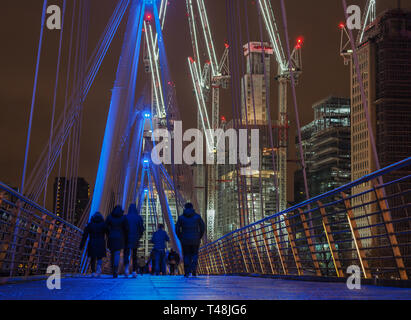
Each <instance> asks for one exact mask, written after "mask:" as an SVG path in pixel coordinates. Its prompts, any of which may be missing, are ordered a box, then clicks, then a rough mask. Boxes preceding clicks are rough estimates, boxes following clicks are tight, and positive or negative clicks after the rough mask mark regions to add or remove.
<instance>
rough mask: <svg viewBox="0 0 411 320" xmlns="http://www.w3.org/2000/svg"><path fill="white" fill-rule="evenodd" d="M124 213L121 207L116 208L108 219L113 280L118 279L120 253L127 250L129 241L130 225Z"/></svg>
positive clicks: (107, 226)
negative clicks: (126, 245)
mask: <svg viewBox="0 0 411 320" xmlns="http://www.w3.org/2000/svg"><path fill="white" fill-rule="evenodd" d="M123 213H124V211H123V209H122V208H121V206H116V207H115V208H114V209H113V211H112V212H111V214H110V215H109V216H108V217H107V219H106V228H107V234H108V248H109V249H110V253H111V266H112V270H113V278H117V277H118V266H119V263H120V253H121V250H122V249H124V248H125V244H126V239H128V223H127V220H126V218H125V217H124V216H123Z"/></svg>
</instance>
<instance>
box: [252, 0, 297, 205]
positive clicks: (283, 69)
mask: <svg viewBox="0 0 411 320" xmlns="http://www.w3.org/2000/svg"><path fill="white" fill-rule="evenodd" d="M258 9H259V10H260V13H261V16H262V18H263V21H264V24H265V27H266V29H267V32H268V36H269V38H270V41H271V44H272V46H273V49H274V56H275V58H276V61H277V64H278V74H277V76H276V80H277V81H278V126H279V137H278V151H277V163H276V165H277V168H274V170H275V171H276V172H277V177H278V186H277V187H278V201H277V210H278V211H279V212H281V211H283V210H285V209H286V208H287V149H288V112H287V111H288V110H287V86H288V83H289V82H290V81H291V71H292V74H293V77H294V80H295V83H298V79H299V78H300V76H301V74H302V56H301V50H300V49H301V47H302V45H303V39H302V38H298V39H297V44H296V46H295V47H294V50H293V51H292V53H291V59H290V61H289V60H288V59H287V58H286V56H285V54H284V49H283V46H282V44H281V37H280V33H279V31H278V27H277V22H276V19H275V16H274V11H273V8H272V6H271V2H270V1H269V0H258Z"/></svg>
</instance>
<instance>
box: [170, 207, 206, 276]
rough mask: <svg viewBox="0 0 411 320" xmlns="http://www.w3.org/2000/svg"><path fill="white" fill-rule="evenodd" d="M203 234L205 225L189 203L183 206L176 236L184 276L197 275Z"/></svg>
mask: <svg viewBox="0 0 411 320" xmlns="http://www.w3.org/2000/svg"><path fill="white" fill-rule="evenodd" d="M204 232H205V224H204V221H203V219H202V218H201V216H200V215H199V214H197V213H196V212H195V211H194V207H193V205H192V204H191V203H186V205H185V206H184V212H183V215H181V216H179V217H178V220H177V224H176V234H177V237H178V238H179V239H180V241H181V246H182V249H183V256H184V259H183V260H184V276H185V277H189V276H190V273H191V274H192V275H193V276H196V275H197V263H198V250H199V248H200V243H201V238H202V237H203V235H204Z"/></svg>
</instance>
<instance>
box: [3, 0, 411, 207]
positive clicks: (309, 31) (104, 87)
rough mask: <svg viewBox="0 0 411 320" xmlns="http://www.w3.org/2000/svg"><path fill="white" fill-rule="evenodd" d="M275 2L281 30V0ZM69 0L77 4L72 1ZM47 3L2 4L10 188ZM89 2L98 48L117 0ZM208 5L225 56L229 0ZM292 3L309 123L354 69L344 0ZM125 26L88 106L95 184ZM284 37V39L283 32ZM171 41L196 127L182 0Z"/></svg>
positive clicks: (390, 2) (44, 71)
mask: <svg viewBox="0 0 411 320" xmlns="http://www.w3.org/2000/svg"><path fill="white" fill-rule="evenodd" d="M238 1H243V0H238ZM271 1H272V4H273V7H274V10H275V11H276V17H277V19H278V20H279V21H278V22H279V28H280V30H281V32H282V31H283V27H282V23H281V19H280V17H281V13H280V10H279V9H280V1H279V0H271ZM68 2H69V3H71V1H68ZM248 2H249V19H250V25H251V35H250V37H251V39H252V40H257V41H259V40H260V36H259V33H258V25H257V19H256V17H257V15H256V5H255V1H251V0H249V1H248ZM347 2H348V3H349V4H359V5H360V6H364V3H365V2H366V1H365V0H351V1H347ZM402 2H403V6H404V7H407V8H409V9H411V4H410V1H405V0H403V1H402ZM42 3H43V1H42V0H13V1H12V0H7V1H6V0H3V1H1V4H0V8H1V17H2V18H1V19H0V37H1V51H0V57H1V58H0V139H1V149H0V150H1V156H0V181H2V182H5V183H7V184H10V185H12V186H19V185H20V180H21V173H22V167H23V159H24V148H25V141H26V135H27V123H28V118H29V111H30V103H31V95H32V87H33V79H34V69H35V60H36V52H37V44H38V38H39V31H40V17H41V9H42ZM61 3H62V0H50V1H49V4H60V5H61ZM90 3H91V18H90V21H91V29H90V37H89V38H90V41H89V53H90V52H91V51H92V50H93V49H94V47H95V45H96V43H97V40H98V38H99V36H100V34H101V33H102V32H103V30H104V27H105V25H106V23H107V21H108V19H109V17H110V16H111V14H112V12H113V9H114V7H115V4H116V1H113V0H90ZM205 4H206V6H207V9H208V13H209V20H210V24H211V26H212V32H213V35H214V38H215V45H216V47H217V51H218V53H219V55H221V53H222V51H223V48H224V42H225V41H226V39H227V27H226V24H225V20H226V12H225V0H205ZM286 5H287V15H288V21H289V33H290V37H291V39H292V41H294V39H296V37H298V36H300V35H302V36H304V39H305V44H304V49H303V61H304V73H303V76H302V78H301V81H300V84H299V86H298V89H297V93H298V104H299V110H300V112H301V117H302V125H304V124H306V123H308V122H309V121H311V120H312V117H313V114H312V109H311V106H312V104H313V103H315V102H316V101H318V100H320V99H322V98H324V97H326V96H328V95H330V94H334V95H339V96H346V97H348V96H349V69H348V68H347V67H345V66H344V65H343V62H342V59H341V58H340V56H339V45H340V33H339V30H338V28H337V25H338V24H339V23H340V22H341V21H343V17H344V15H343V9H342V5H341V0H310V1H306V0H286ZM396 6H397V0H378V7H377V11H378V13H381V12H382V11H383V10H385V9H387V8H392V7H396ZM69 8H70V6H69ZM66 22H67V21H66ZM68 25H69V23H67V27H68ZM123 32H124V21H123V24H122V27H121V28H120V30H119V33H117V35H116V37H115V40H114V41H113V43H112V45H111V48H110V51H109V53H108V55H107V56H106V58H105V61H104V62H103V66H102V68H101V70H100V73H99V75H98V76H97V78H96V81H95V83H94V86H93V88H92V90H91V91H90V94H89V96H88V97H87V101H86V103H85V107H84V108H85V109H84V110H85V112H84V120H83V124H84V125H83V130H82V138H81V162H80V163H81V165H80V173H79V174H80V176H84V177H85V178H86V180H88V181H89V182H90V183H91V184H94V180H95V175H96V171H97V164H98V157H99V150H100V147H101V144H102V138H103V133H104V128H105V122H106V117H107V112H108V107H109V102H110V90H111V88H112V87H113V83H114V79H115V71H116V67H117V62H118V58H119V55H120V49H121V40H122V35H123ZM58 37H59V33H58V31H49V30H46V32H45V40H44V44H43V45H44V46H43V54H42V56H41V68H40V77H39V90H38V95H37V103H36V106H35V117H34V124H33V131H32V143H31V149H30V156H29V172H30V169H31V168H32V166H33V165H34V162H35V160H36V159H37V157H38V156H39V153H40V152H41V150H42V148H43V146H44V145H45V143H46V141H47V139H48V135H49V130H50V119H51V110H52V95H53V83H54V77H55V70H56V61H57V49H58V47H57V44H58ZM266 39H267V37H266ZM283 41H285V40H284V37H283ZM67 42H68V39H67V38H65V46H64V50H67ZM165 43H166V49H167V55H168V59H169V64H170V68H171V74H172V77H173V79H174V81H175V83H176V88H177V95H178V103H179V108H180V110H181V113H182V115H183V120H184V125H185V127H192V126H194V125H195V121H196V120H195V119H196V118H195V117H196V116H195V115H196V112H195V110H196V106H195V100H194V96H193V94H192V86H191V82H190V79H189V71H188V66H187V57H188V56H191V55H192V49H191V42H190V34H189V29H188V22H187V18H186V8H185V1H184V0H169V9H168V13H167V21H166V26H165ZM291 45H293V43H291ZM65 52H66V51H65ZM63 60H64V61H63V64H62V70H63V72H62V73H61V79H63V78H64V70H65V68H66V60H67V56H63ZM273 65H274V60H273ZM140 70H141V69H140ZM273 70H274V69H273ZM141 77H142V78H141V81H145V79H146V78H145V77H146V74H144V72H141ZM276 90H277V88H276V84H275V83H274V81H272V89H271V92H272V94H271V98H272V113H273V114H274V115H275V114H276V107H277V106H276V101H277V92H276ZM62 93H64V88H63V86H61V88H60V90H59V99H58V112H61V110H62V97H63V94H62ZM289 101H290V105H289V109H290V110H291V109H293V105H292V104H291V101H292V100H291V99H289ZM221 109H222V114H224V115H226V116H227V118H231V102H230V100H229V99H227V94H226V95H225V98H224V99H223V105H222V107H221ZM294 119H295V118H294V114H293V112H290V120H291V122H292V123H294V122H295V121H294ZM294 134H295V126H294V125H293V126H292V128H291V131H290V135H291V137H293V136H294ZM293 140H294V139H293V138H290V142H291V146H290V158H292V159H293V158H295V154H294V148H295V147H294V144H293ZM292 170H293V166H290V182H291V178H292ZM291 190H292V183H290V188H289V192H290V193H291V194H290V197H289V198H290V200H292V192H291Z"/></svg>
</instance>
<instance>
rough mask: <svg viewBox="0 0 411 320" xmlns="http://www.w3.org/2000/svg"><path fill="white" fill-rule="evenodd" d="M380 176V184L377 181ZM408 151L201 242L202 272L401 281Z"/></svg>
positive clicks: (406, 257)
mask: <svg viewBox="0 0 411 320" xmlns="http://www.w3.org/2000/svg"><path fill="white" fill-rule="evenodd" d="M383 181H384V182H383ZM410 257H411V157H410V158H407V159H405V160H403V161H401V162H399V163H396V164H393V165H391V166H389V167H387V168H384V169H382V170H379V171H376V172H374V173H372V174H369V175H367V176H364V177H362V178H361V179H358V180H356V181H353V182H351V183H349V184H347V185H344V186H342V187H339V188H337V189H335V190H333V191H330V192H327V193H325V194H322V195H320V196H317V197H314V198H312V199H310V200H307V201H305V202H302V203H300V204H298V205H295V206H293V207H290V208H288V209H287V210H285V211H283V212H280V213H277V214H274V215H272V216H269V217H267V218H265V219H263V220H261V221H258V222H255V223H253V224H251V225H249V226H246V227H244V228H242V229H239V230H236V231H234V232H232V233H229V234H227V235H225V236H224V237H222V238H220V239H218V240H217V241H214V242H212V243H210V244H207V245H205V246H204V247H202V248H201V249H200V253H199V273H201V274H217V275H223V274H261V275H298V276H324V277H347V276H349V275H351V273H350V274H347V268H348V267H349V266H353V265H354V266H358V267H359V269H360V270H361V275H362V277H363V278H368V279H370V278H380V279H395V280H407V279H408V278H409V277H410V275H411V266H410V259H411V258H410Z"/></svg>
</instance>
